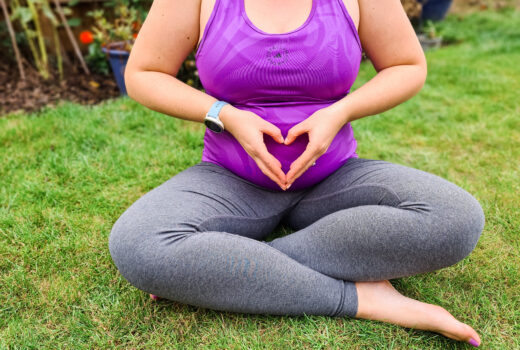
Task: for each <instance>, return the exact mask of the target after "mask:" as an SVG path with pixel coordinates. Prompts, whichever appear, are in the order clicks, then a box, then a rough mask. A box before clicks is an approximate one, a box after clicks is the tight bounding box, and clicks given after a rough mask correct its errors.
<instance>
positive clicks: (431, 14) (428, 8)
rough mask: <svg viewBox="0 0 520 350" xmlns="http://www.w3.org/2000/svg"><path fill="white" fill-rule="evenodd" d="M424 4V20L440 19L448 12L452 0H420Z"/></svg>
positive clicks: (422, 16) (422, 17)
mask: <svg viewBox="0 0 520 350" xmlns="http://www.w3.org/2000/svg"><path fill="white" fill-rule="evenodd" d="M420 2H421V4H422V14H421V19H422V20H423V21H428V20H430V21H440V20H442V19H444V17H445V16H446V14H447V13H448V11H449V9H450V7H451V3H452V2H453V1H452V0H420Z"/></svg>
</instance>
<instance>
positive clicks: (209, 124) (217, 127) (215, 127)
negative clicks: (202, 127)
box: [204, 119, 222, 132]
mask: <svg viewBox="0 0 520 350" xmlns="http://www.w3.org/2000/svg"><path fill="white" fill-rule="evenodd" d="M204 124H206V126H207V127H208V128H209V129H211V130H212V131H214V132H222V128H221V127H220V125H218V124H217V123H214V122H213V121H211V120H209V119H206V120H204Z"/></svg>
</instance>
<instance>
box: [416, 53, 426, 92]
mask: <svg viewBox="0 0 520 350" xmlns="http://www.w3.org/2000/svg"><path fill="white" fill-rule="evenodd" d="M416 67H417V91H420V90H421V89H422V88H423V86H424V84H425V83H426V77H427V76H428V63H427V62H426V57H425V56H424V54H422V55H421V58H420V59H419V60H418V62H417V64H416Z"/></svg>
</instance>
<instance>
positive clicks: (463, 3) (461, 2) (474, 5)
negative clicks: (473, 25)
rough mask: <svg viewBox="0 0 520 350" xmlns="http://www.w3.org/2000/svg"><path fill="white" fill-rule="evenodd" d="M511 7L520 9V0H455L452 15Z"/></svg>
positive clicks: (451, 10)
mask: <svg viewBox="0 0 520 350" xmlns="http://www.w3.org/2000/svg"><path fill="white" fill-rule="evenodd" d="M511 6H512V7H516V8H518V9H520V0H453V5H452V6H451V9H450V13H459V14H463V13H468V12H475V11H485V10H500V9H502V8H504V7H511Z"/></svg>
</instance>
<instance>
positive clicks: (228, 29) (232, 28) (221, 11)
mask: <svg viewBox="0 0 520 350" xmlns="http://www.w3.org/2000/svg"><path fill="white" fill-rule="evenodd" d="M238 1H240V0H215V4H214V5H213V9H212V10H211V13H210V16H209V18H208V21H207V23H206V26H205V27H204V32H203V34H202V39H201V41H200V44H199V46H198V48H197V50H196V52H195V58H198V56H199V55H200V52H201V51H203V47H204V46H205V42H206V39H207V37H208V36H209V35H210V32H211V34H214V33H215V34H216V33H218V35H219V36H221V37H223V36H225V37H228V38H231V37H232V33H233V32H238V31H241V27H242V26H244V23H242V20H241V15H240V4H239V2H238ZM228 40H229V39H228ZM204 50H205V49H204Z"/></svg>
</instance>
